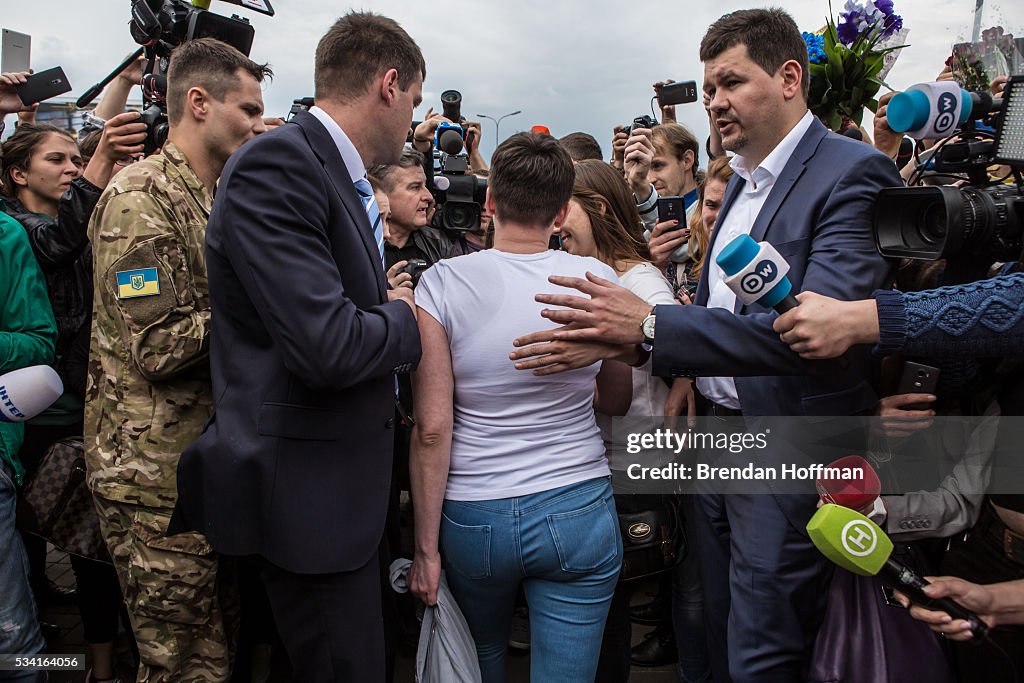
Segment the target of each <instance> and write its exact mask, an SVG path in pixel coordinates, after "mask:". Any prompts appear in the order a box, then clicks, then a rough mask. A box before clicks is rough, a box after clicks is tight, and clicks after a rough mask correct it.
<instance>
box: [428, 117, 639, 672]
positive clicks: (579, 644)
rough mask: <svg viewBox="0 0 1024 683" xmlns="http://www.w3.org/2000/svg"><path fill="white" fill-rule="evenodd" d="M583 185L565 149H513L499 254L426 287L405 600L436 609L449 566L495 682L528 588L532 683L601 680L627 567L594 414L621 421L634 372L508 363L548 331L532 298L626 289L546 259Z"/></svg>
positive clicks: (599, 267) (459, 265) (451, 268)
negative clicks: (600, 663)
mask: <svg viewBox="0 0 1024 683" xmlns="http://www.w3.org/2000/svg"><path fill="white" fill-rule="evenodd" d="M573 177H574V171H573V167H572V162H571V160H570V159H569V156H568V154H567V153H566V152H565V150H564V149H562V147H561V146H559V145H558V143H557V141H556V140H554V138H551V137H550V136H545V135H536V134H528V133H521V134H518V135H515V136H512V137H511V138H509V139H508V140H506V141H505V142H504V143H502V144H501V145H500V146H499V147H498V149H497V150H496V151H495V153H494V158H493V162H492V166H491V173H490V182H489V191H488V198H487V204H488V208H490V209H491V211H492V212H493V214H494V224H495V231H494V248H493V249H489V250H486V251H480V252H477V253H475V254H468V255H465V256H460V257H458V258H454V259H448V260H444V261H441V262H439V263H437V264H436V265H434V266H433V267H432V268H431V269H430V270H428V271H426V272H425V273H424V274H423V275H422V277H421V279H420V282H419V285H418V286H417V288H416V303H417V306H418V322H419V328H420V338H421V341H422V346H423V356H422V359H421V360H420V364H419V368H418V369H417V371H416V374H415V376H414V381H413V385H414V397H415V400H414V404H415V406H416V413H415V418H416V426H415V427H414V429H413V436H412V449H411V454H410V474H411V479H412V498H413V505H414V510H415V544H416V552H415V556H414V559H413V566H412V568H411V569H410V572H409V587H410V589H411V590H412V592H413V593H414V594H416V595H417V596H418V597H420V598H421V599H423V600H424V601H425V602H426V603H427V604H433V603H434V602H435V601H436V594H437V586H438V583H439V580H440V571H441V566H442V564H443V565H444V567H445V569H446V577H447V580H448V584H449V586H450V588H451V590H452V594H453V595H454V597H455V599H456V601H457V602H458V605H459V607H460V609H461V610H462V612H463V614H464V615H465V617H466V622H467V623H468V625H469V629H470V632H471V633H472V634H473V638H474V641H475V642H476V647H477V656H478V659H479V661H480V669H481V673H482V675H483V680H484V681H485V683H490V682H494V681H499V682H500V681H504V680H505V679H506V672H505V652H506V646H507V642H508V637H509V633H510V631H511V624H512V610H513V606H514V601H515V596H516V592H517V591H518V589H519V587H520V586H522V588H523V591H524V593H525V595H526V601H527V604H528V606H529V609H530V626H531V662H530V666H531V678H532V680H535V681H559V682H560V683H572V682H574V681H579V682H580V683H584V682H586V683H590V682H591V681H593V679H594V674H595V671H596V669H597V656H598V652H599V650H600V646H601V633H602V631H603V629H604V622H605V617H606V616H607V613H608V606H609V604H610V602H611V598H612V593H613V591H614V589H615V584H616V581H617V579H618V573H619V567H620V564H621V561H622V543H621V538H620V536H619V530H618V523H617V517H616V512H615V504H614V502H613V498H612V491H611V483H610V476H609V475H610V472H609V469H608V462H607V460H606V458H605V448H604V443H603V442H602V440H601V435H600V432H599V430H598V427H597V423H596V422H595V419H594V407H595V405H596V406H597V407H599V408H600V409H601V410H602V411H604V412H610V413H612V414H622V413H624V412H625V410H626V409H627V408H628V406H629V399H630V373H629V368H628V367H627V366H625V365H622V364H621V363H616V362H605V363H604V364H603V365H600V366H599V365H593V366H590V367H587V368H581V369H579V370H573V371H569V372H565V373H561V374H559V375H557V376H553V377H542V376H537V375H534V374H532V373H529V372H520V371H518V370H516V369H515V367H514V365H513V364H512V363H511V362H510V361H509V353H510V352H511V351H512V350H513V346H512V340H513V339H515V338H516V337H518V336H522V335H523V334H525V333H527V332H530V331H533V330H535V329H536V328H537V327H538V325H540V326H543V324H544V318H543V317H542V316H541V311H542V310H543V308H544V306H543V305H542V304H539V303H537V302H536V301H535V300H534V294H535V293H536V292H542V291H549V292H550V291H561V292H563V293H564V292H567V291H569V290H566V289H562V288H559V287H556V286H554V285H551V284H550V283H548V281H547V278H548V276H549V275H552V274H564V275H572V276H576V277H584V276H585V274H586V272H587V271H591V272H594V273H596V274H598V275H600V276H601V277H603V278H607V279H609V280H613V281H614V280H615V279H616V276H615V273H614V271H613V270H612V269H611V268H609V267H608V266H606V265H604V264H602V263H601V262H600V261H598V260H596V259H592V258H582V257H579V256H574V255H571V254H567V253H565V252H561V251H552V250H549V249H548V248H547V247H548V240H549V238H550V236H551V233H552V231H553V230H554V227H555V225H558V224H561V223H562V222H563V221H564V219H565V216H566V213H567V212H568V206H567V203H568V200H569V196H570V194H571V192H572V182H573ZM550 327H552V328H554V327H556V325H554V324H553V323H551V324H550ZM595 381H596V385H597V392H596V396H595Z"/></svg>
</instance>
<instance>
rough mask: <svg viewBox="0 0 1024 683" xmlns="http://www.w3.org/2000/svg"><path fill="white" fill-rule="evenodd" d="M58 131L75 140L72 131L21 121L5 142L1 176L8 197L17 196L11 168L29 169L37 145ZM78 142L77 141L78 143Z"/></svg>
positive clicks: (0, 164) (59, 133) (58, 133)
mask: <svg viewBox="0 0 1024 683" xmlns="http://www.w3.org/2000/svg"><path fill="white" fill-rule="evenodd" d="M53 133H56V134H57V135H63V136H64V137H66V138H67V139H68V140H71V141H72V142H75V139H74V138H73V137H71V133H69V132H67V131H66V130H64V129H63V128H58V127H57V126H53V125H50V124H49V123H19V124H18V128H17V129H16V130H15V131H14V135H12V136H11V137H9V138H7V141H6V142H5V143H4V144H3V158H2V160H0V178H2V179H3V193H4V195H6V196H7V197H11V198H13V197H15V196H17V191H18V186H17V185H16V184H15V183H14V181H13V180H11V169H12V168H15V167H17V168H20V169H22V170H28V164H29V161H31V160H32V155H33V154H34V153H35V151H36V147H38V146H39V145H41V144H43V141H44V140H46V138H48V137H49V136H50V135H52V134H53ZM76 144H77V143H76Z"/></svg>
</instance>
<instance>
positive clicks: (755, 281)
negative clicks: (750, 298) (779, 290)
mask: <svg viewBox="0 0 1024 683" xmlns="http://www.w3.org/2000/svg"><path fill="white" fill-rule="evenodd" d="M778 275H779V268H778V266H776V265H775V264H774V263H772V262H771V261H769V260H768V259H765V260H764V261H761V262H760V263H758V264H757V265H756V266H754V270H753V271H751V272H749V273H747V274H746V275H744V276H743V279H742V280H740V287H741V288H742V289H743V291H744V292H746V293H747V294H760V293H761V291H762V290H763V289H764V288H765V286H766V285H767V284H768V283H769V282H772V281H773V280H774V279H775V278H776V277H778Z"/></svg>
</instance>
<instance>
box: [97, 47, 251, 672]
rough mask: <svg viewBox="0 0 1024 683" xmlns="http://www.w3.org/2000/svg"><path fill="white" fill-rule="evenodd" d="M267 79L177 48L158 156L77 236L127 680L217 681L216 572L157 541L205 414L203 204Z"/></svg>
mask: <svg viewBox="0 0 1024 683" xmlns="http://www.w3.org/2000/svg"><path fill="white" fill-rule="evenodd" d="M268 75H270V70H269V69H268V68H267V67H266V66H262V65H259V64H256V63H255V62H253V61H252V60H250V59H249V58H247V57H246V56H245V55H243V54H242V53H241V52H239V51H238V50H236V49H235V48H233V47H231V46H229V45H227V44H225V43H222V42H220V41H217V40H213V39H210V38H203V39H198V40H191V41H188V42H185V43H183V44H182V45H180V46H179V47H177V48H176V49H175V50H174V52H173V53H172V55H171V60H170V67H169V71H168V74H167V117H168V122H169V125H170V128H169V132H168V135H167V142H166V143H165V144H164V145H163V148H162V151H161V152H160V153H157V154H154V155H152V156H150V157H148V158H147V159H145V160H143V161H140V162H138V163H135V164H132V165H131V166H129V167H128V168H126V169H125V170H124V171H123V172H122V173H120V174H118V176H117V177H116V178H115V179H114V181H113V182H112V183H111V184H110V186H109V187H108V188H107V189H106V190H105V191H104V192H103V195H102V196H101V197H100V201H99V203H98V204H97V206H96V210H95V213H94V215H93V218H92V221H91V223H90V227H89V232H90V235H89V236H90V239H91V241H92V244H93V249H94V254H93V258H94V273H95V289H94V296H95V306H94V312H95V315H94V320H93V324H94V327H93V335H92V345H91V349H90V357H91V359H92V365H91V366H90V390H89V394H88V396H87V400H86V406H85V446H86V467H87V470H88V482H89V486H90V488H91V489H92V491H93V494H94V498H95V501H96V508H97V511H98V513H99V517H100V525H101V527H102V531H103V536H104V540H105V541H106V543H107V547H108V549H109V550H110V555H111V557H112V558H113V561H114V566H115V568H116V569H117V572H118V577H119V579H120V582H121V587H122V590H123V592H124V594H125V602H126V605H127V607H128V612H129V616H130V617H131V622H132V628H133V630H134V631H135V634H136V640H137V642H138V648H139V658H140V660H141V665H140V670H139V678H138V680H139V681H140V682H155V681H160V682H163V681H168V682H169V681H181V680H196V679H200V678H201V679H202V680H205V681H223V680H227V679H228V677H229V674H230V661H231V657H230V654H229V642H230V635H231V634H230V633H229V631H228V629H227V628H226V623H227V615H228V614H229V612H228V607H226V606H225V604H224V602H223V600H222V598H221V595H222V594H221V593H220V592H219V590H220V589H221V588H222V587H224V586H221V585H220V584H221V583H222V582H223V581H225V580H226V577H227V574H226V573H222V574H221V575H220V576H218V571H217V569H218V559H217V557H216V556H215V555H214V554H213V553H212V550H211V548H210V545H209V543H207V541H206V539H205V538H204V537H203V536H202V535H200V534H198V533H192V532H190V533H183V534H175V535H172V536H167V537H166V538H165V533H166V530H167V526H168V523H169V521H170V516H171V510H172V508H173V507H174V504H175V502H176V500H177V496H178V489H177V482H176V480H177V473H176V468H177V463H178V459H179V457H180V455H181V452H182V450H184V448H185V447H186V446H187V445H189V444H190V443H192V442H193V441H194V440H195V439H196V437H197V436H198V435H199V433H200V432H201V431H202V429H203V426H204V425H205V424H206V422H207V420H208V419H209V418H210V414H211V412H212V405H213V397H212V392H211V387H210V368H209V360H208V350H209V333H210V323H211V318H210V315H211V313H210V297H209V292H208V285H207V273H206V265H205V264H206V258H205V250H204V237H205V233H206V223H207V220H208V218H209V216H210V211H211V208H212V204H213V190H214V187H215V186H216V183H217V180H218V178H219V176H220V173H221V170H222V169H223V168H224V165H225V163H226V162H227V160H228V157H230V156H231V154H232V153H234V152H235V150H237V149H238V148H239V147H240V146H241V145H242V144H243V143H245V142H246V141H247V140H249V139H250V138H252V137H253V136H254V135H256V134H257V133H261V132H262V131H263V130H264V124H263V118H262V116H263V97H262V92H261V90H260V83H261V82H262V81H263V80H264V78H265V77H267V76H268ZM125 435H128V436H130V437H131V438H124V436H125ZM143 435H144V436H143ZM171 577H181V578H180V579H177V578H171ZM172 581H173V585H172V583H171V582H172Z"/></svg>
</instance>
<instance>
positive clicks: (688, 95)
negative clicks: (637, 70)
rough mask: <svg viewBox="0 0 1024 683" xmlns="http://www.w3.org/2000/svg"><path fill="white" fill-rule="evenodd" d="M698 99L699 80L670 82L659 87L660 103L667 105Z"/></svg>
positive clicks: (687, 102)
mask: <svg viewBox="0 0 1024 683" xmlns="http://www.w3.org/2000/svg"><path fill="white" fill-rule="evenodd" d="M696 101H697V81H683V82H682V83H669V84H668V85H663V86H661V87H660V88H658V104H659V105H660V106H662V107H667V106H668V105H670V104H689V103H690V102H696Z"/></svg>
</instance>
